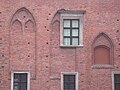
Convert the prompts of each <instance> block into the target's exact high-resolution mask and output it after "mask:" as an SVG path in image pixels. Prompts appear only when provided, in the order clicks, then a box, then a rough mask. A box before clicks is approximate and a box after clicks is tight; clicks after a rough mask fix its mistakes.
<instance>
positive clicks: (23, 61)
mask: <svg viewBox="0 0 120 90" xmlns="http://www.w3.org/2000/svg"><path fill="white" fill-rule="evenodd" d="M35 64H36V23H35V20H34V17H33V15H32V14H31V13H30V11H29V10H28V9H26V8H25V7H23V8H20V9H19V10H17V11H16V12H15V14H14V15H13V17H12V20H11V25H10V71H14V70H16V71H17V70H18V71H19V70H22V71H24V70H27V71H30V73H31V78H35V77H36V65H35Z"/></svg>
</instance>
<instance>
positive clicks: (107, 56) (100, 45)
mask: <svg viewBox="0 0 120 90" xmlns="http://www.w3.org/2000/svg"><path fill="white" fill-rule="evenodd" d="M92 57H93V60H92V61H93V65H98V66H99V67H101V66H103V67H104V66H105V67H106V65H112V64H113V43H112V40H111V39H110V38H109V37H108V35H106V34H105V33H103V32H102V33H100V34H99V35H97V37H96V38H95V39H94V41H93V43H92Z"/></svg>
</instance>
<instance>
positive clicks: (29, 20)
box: [11, 7, 36, 32]
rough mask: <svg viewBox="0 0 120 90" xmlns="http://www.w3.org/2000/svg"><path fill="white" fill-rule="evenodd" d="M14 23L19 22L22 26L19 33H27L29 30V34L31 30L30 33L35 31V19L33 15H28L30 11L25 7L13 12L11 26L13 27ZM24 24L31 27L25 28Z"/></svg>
mask: <svg viewBox="0 0 120 90" xmlns="http://www.w3.org/2000/svg"><path fill="white" fill-rule="evenodd" d="M16 21H19V22H20V23H21V25H22V30H21V32H29V30H28V29H30V32H31V29H32V32H34V31H35V30H36V23H35V19H34V17H33V15H32V14H31V13H30V11H29V10H28V9H26V8H25V7H22V8H20V9H19V10H17V11H16V12H15V14H14V15H13V17H12V20H11V26H13V25H14V23H15V22H16ZM26 24H27V25H28V26H32V27H27V26H26ZM26 28H27V29H26ZM26 30H27V31H26Z"/></svg>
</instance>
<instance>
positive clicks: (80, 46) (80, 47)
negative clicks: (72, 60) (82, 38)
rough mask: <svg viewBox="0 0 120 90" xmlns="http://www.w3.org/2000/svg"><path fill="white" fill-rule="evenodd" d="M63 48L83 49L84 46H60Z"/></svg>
mask: <svg viewBox="0 0 120 90" xmlns="http://www.w3.org/2000/svg"><path fill="white" fill-rule="evenodd" d="M60 47H61V48H82V47H83V45H76V46H75V45H69V46H68V45H60Z"/></svg>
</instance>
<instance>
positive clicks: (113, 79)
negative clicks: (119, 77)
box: [112, 71, 120, 90]
mask: <svg viewBox="0 0 120 90" xmlns="http://www.w3.org/2000/svg"><path fill="white" fill-rule="evenodd" d="M115 74H120V71H113V72H112V90H115V83H114V81H115V78H114V75H115Z"/></svg>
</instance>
